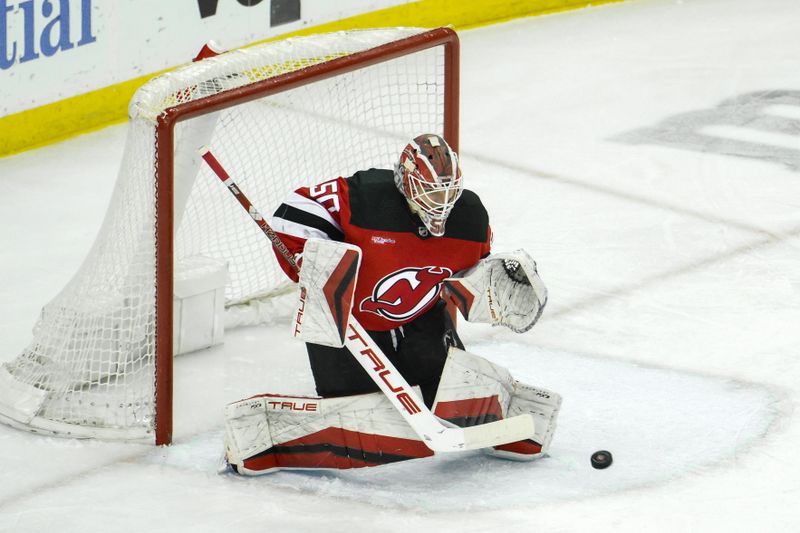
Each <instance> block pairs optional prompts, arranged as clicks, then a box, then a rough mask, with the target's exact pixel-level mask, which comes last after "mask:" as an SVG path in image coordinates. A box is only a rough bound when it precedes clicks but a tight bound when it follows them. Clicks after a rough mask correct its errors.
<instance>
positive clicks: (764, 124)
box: [611, 90, 800, 172]
mask: <svg viewBox="0 0 800 533" xmlns="http://www.w3.org/2000/svg"><path fill="white" fill-rule="evenodd" d="M611 140H612V141H615V142H621V143H627V144H656V145H663V146H668V147H671V148H680V149H683V150H692V151H695V152H703V153H716V154H720V155H729V156H735V157H745V158H750V159H760V160H763V161H769V162H772V163H778V164H781V165H784V166H786V167H787V168H789V169H790V170H792V171H793V172H800V91H791V90H770V91H758V92H751V93H746V94H743V95H741V96H737V97H734V98H730V99H727V100H724V101H722V102H721V103H720V104H719V105H717V106H716V107H714V108H711V109H697V110H693V111H687V112H686V113H681V114H678V115H674V116H672V117H669V118H667V119H665V120H663V121H662V122H660V123H659V124H656V125H655V126H650V127H646V128H640V129H635V130H632V131H629V132H625V133H622V134H621V135H618V136H615V137H612V138H611Z"/></svg>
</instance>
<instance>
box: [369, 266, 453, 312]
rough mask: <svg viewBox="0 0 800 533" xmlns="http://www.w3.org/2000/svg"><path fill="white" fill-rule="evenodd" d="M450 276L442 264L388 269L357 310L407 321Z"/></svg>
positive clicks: (430, 299)
mask: <svg viewBox="0 0 800 533" xmlns="http://www.w3.org/2000/svg"><path fill="white" fill-rule="evenodd" d="M452 275H453V271H452V270H450V269H449V268H444V267H434V266H426V267H415V268H414V267H412V268H404V269H401V270H398V271H396V272H392V273H391V274H389V275H388V276H386V277H385V278H383V279H382V280H380V281H379V282H378V283H376V284H375V288H374V289H373V290H372V296H370V297H369V298H364V299H363V300H362V301H361V310H362V311H369V312H370V313H375V314H378V315H380V316H382V317H384V318H388V319H389V320H397V321H401V320H407V319H409V318H411V317H412V316H414V315H415V314H417V313H419V312H420V310H422V309H424V308H425V307H426V306H427V305H428V304H430V303H431V302H432V301H433V300H435V299H436V297H437V296H438V295H439V290H440V289H441V288H442V282H443V281H444V279H445V278H448V277H450V276H452Z"/></svg>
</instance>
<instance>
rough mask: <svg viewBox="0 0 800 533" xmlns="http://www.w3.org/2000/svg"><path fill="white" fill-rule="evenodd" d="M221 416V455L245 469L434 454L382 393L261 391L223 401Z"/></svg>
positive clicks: (353, 464)
mask: <svg viewBox="0 0 800 533" xmlns="http://www.w3.org/2000/svg"><path fill="white" fill-rule="evenodd" d="M225 418H226V421H225V429H226V432H225V453H226V459H227V461H228V463H229V464H230V465H231V466H232V467H234V469H235V470H236V471H237V472H238V473H240V474H245V475H260V474H266V473H269V472H273V471H275V470H279V469H345V468H361V467H369V466H378V465H381V464H386V463H392V462H396V461H402V460H406V459H415V458H420V457H428V456H430V455H433V452H431V450H430V449H429V448H428V447H427V446H425V444H424V443H423V442H422V441H421V440H420V439H419V437H418V436H417V435H416V433H414V431H413V430H412V429H411V427H410V426H409V425H408V423H406V421H405V420H404V419H403V417H402V416H401V415H400V414H399V413H398V412H397V411H396V410H395V409H394V407H393V406H392V404H391V403H390V402H389V400H388V399H387V398H386V397H385V396H384V395H383V394H382V393H372V394H361V395H355V396H346V397H342V398H325V399H322V398H307V397H292V396H279V395H272V394H265V395H259V396H255V397H253V398H247V399H245V400H240V401H238V402H234V403H232V404H230V405H228V406H227V408H226V413H225Z"/></svg>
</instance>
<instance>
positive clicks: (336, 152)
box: [0, 28, 458, 444]
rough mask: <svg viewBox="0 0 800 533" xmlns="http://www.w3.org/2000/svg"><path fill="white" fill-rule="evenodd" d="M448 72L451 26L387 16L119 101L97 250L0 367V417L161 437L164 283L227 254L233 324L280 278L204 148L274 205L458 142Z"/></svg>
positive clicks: (223, 60) (281, 282)
mask: <svg viewBox="0 0 800 533" xmlns="http://www.w3.org/2000/svg"><path fill="white" fill-rule="evenodd" d="M457 71H458V41H457V37H456V35H455V33H454V32H452V30H449V29H445V28H439V29H434V30H423V29H412V28H392V29H380V30H361V31H349V32H338V33H331V34H320V35H313V36H309V37H301V38H294V39H288V40H284V41H278V42H273V43H266V44H263V45H259V46H255V47H251V48H246V49H242V50H236V51H232V52H229V53H225V54H222V55H219V56H217V57H212V58H208V59H204V60H202V61H199V62H195V63H193V64H190V65H187V66H185V67H182V68H179V69H176V70H175V71H173V72H170V73H168V74H165V75H162V76H159V77H157V78H155V79H153V80H151V81H150V82H148V83H147V84H146V85H145V86H143V87H142V88H141V89H140V90H139V91H138V92H137V93H136V95H135V96H134V98H133V99H132V101H131V104H130V109H129V125H128V136H127V141H126V146H125V153H124V156H123V160H122V163H121V168H120V172H119V175H118V178H117V184H116V186H115V190H114V192H113V195H112V198H111V201H110V205H109V208H108V211H107V214H106V217H105V219H104V222H103V225H102V227H101V229H100V232H99V234H98V237H97V239H96V241H95V243H94V245H93V247H92V249H91V250H90V252H89V254H88V255H87V257H86V259H85V260H84V262H83V264H82V266H81V268H80V269H79V271H78V272H77V273H76V274H75V276H74V277H73V278H72V280H71V281H70V282H69V283H68V284H67V286H66V287H65V288H64V289H63V290H62V291H61V292H60V293H59V294H58V295H57V296H56V297H55V298H54V299H53V300H52V301H51V302H50V303H48V304H47V305H45V307H44V308H43V309H42V312H41V316H40V319H39V320H38V322H37V324H36V325H35V326H34V330H33V340H32V341H31V343H30V344H29V345H28V347H27V348H26V349H25V350H24V351H23V353H22V354H20V355H19V356H18V357H16V358H15V359H13V360H11V361H10V362H7V363H5V364H3V365H2V366H0V420H2V421H4V422H6V423H8V424H11V425H14V426H16V427H20V428H22V429H27V430H30V431H34V432H41V433H45V434H50V435H64V436H75V437H94V438H104V439H124V440H155V442H156V443H159V444H165V443H169V442H170V441H171V439H172V357H173V352H174V351H180V350H177V346H176V345H177V344H178V342H177V340H176V339H174V338H173V336H174V335H173V332H174V330H175V329H176V327H177V326H175V323H174V321H175V320H176V318H175V312H174V309H173V300H174V298H176V291H175V289H176V286H177V285H178V284H179V283H180V282H181V281H182V280H185V279H189V280H192V279H198V280H200V281H199V282H198V283H195V284H194V286H195V287H198V286H202V285H203V283H204V281H203V280H206V281H207V280H208V279H212V278H214V275H215V273H216V274H219V272H220V270H219V269H220V265H222V268H223V277H224V278H225V279H226V280H227V283H225V284H224V302H225V303H224V306H225V310H226V311H225V320H224V322H225V327H226V328H231V327H234V326H236V325H237V324H240V323H242V321H243V320H245V321H247V322H248V323H252V322H253V321H259V320H265V319H269V312H266V313H264V312H260V313H259V312H256V313H255V314H254V313H252V312H250V311H252V310H253V309H257V310H258V309H270V306H268V305H262V304H263V302H265V301H269V299H270V298H271V297H272V296H274V295H276V294H280V293H281V292H285V290H286V287H287V285H288V282H287V279H286V278H285V276H284V275H283V273H282V272H280V270H279V267H278V266H277V263H276V261H275V258H274V255H273V253H272V251H271V248H270V245H269V242H267V240H266V239H265V238H264V236H263V234H261V232H260V231H259V228H258V227H257V226H256V225H255V224H253V223H252V221H251V220H250V217H249V216H248V214H247V213H245V212H243V211H242V209H241V207H240V206H238V205H237V204H235V202H232V201H231V199H230V197H229V193H228V192H227V191H226V190H225V188H224V187H223V186H221V184H220V183H219V181H218V180H217V179H216V178H214V177H213V176H212V175H211V174H210V171H209V170H208V169H207V168H206V167H205V166H203V165H201V164H200V158H199V155H198V149H199V148H200V147H201V146H204V145H208V146H210V147H212V148H213V150H214V152H215V154H216V155H217V156H218V157H219V158H220V159H221V160H224V161H225V164H226V166H227V167H228V168H229V169H230V171H231V173H232V174H234V175H235V177H236V180H237V182H238V183H239V184H240V185H241V186H242V187H243V188H244V189H245V190H246V191H247V194H248V196H250V198H251V199H252V201H253V203H254V204H255V205H257V206H259V208H260V209H262V210H263V211H264V212H265V213H269V212H271V210H273V209H275V207H277V205H278V204H279V203H280V202H281V200H282V199H283V198H284V197H285V196H286V194H288V193H289V192H290V191H292V190H293V189H295V188H297V187H299V186H301V185H311V184H314V183H318V182H321V181H324V180H326V179H332V178H335V177H337V176H340V175H341V176H347V175H350V174H352V173H353V172H355V171H357V170H360V169H364V168H370V167H376V168H391V167H392V165H393V164H394V161H395V159H396V158H397V157H398V154H399V153H400V151H401V150H402V148H403V146H404V145H405V144H406V143H407V142H408V140H409V139H410V138H412V137H414V136H415V135H417V134H419V133H423V132H431V133H438V134H441V135H444V137H445V138H447V139H448V141H449V142H450V144H452V145H454V146H457V144H458V137H457V135H458V127H457V115H458V75H457ZM224 271H227V273H226V274H225V273H224ZM217 277H219V276H217ZM243 311H246V312H243ZM242 317H245V318H244V319H243V318H242ZM214 327H217V326H214ZM174 346H175V348H176V350H173V347H174Z"/></svg>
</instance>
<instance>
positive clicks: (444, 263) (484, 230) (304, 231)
mask: <svg viewBox="0 0 800 533" xmlns="http://www.w3.org/2000/svg"><path fill="white" fill-rule="evenodd" d="M272 227H273V229H274V230H275V231H276V232H277V233H278V234H279V235H280V237H281V239H283V241H284V243H285V244H286V246H287V247H288V248H289V250H290V251H291V252H292V253H294V254H300V253H302V250H303V246H304V245H305V241H306V239H309V238H321V239H332V240H336V241H343V242H347V243H351V244H355V245H356V246H358V247H359V248H361V250H362V260H361V270H360V271H359V276H358V281H357V284H356V289H355V297H354V301H353V315H354V316H355V317H356V319H358V321H359V322H360V323H361V324H362V325H363V326H364V327H365V328H367V329H368V330H373V331H386V330H389V329H394V328H397V327H398V326H402V325H404V324H407V323H408V322H411V321H412V320H414V318H416V317H417V316H419V315H421V314H422V313H424V312H425V311H427V310H429V309H430V308H431V307H432V306H433V305H434V303H435V302H436V301H437V299H438V297H439V292H440V290H441V288H442V282H443V280H444V279H445V278H447V277H449V276H451V275H453V274H454V273H456V272H458V271H460V270H464V269H466V268H469V267H471V266H473V265H474V264H475V263H477V262H478V260H480V259H481V258H483V257H485V256H487V255H488V254H489V251H490V243H491V229H490V227H489V216H488V215H487V213H486V209H485V208H484V207H483V204H481V201H480V199H479V198H478V196H477V195H476V194H475V193H473V192H471V191H467V190H465V191H464V192H463V193H462V195H461V198H459V200H458V202H457V203H456V205H455V207H454V208H453V211H452V212H451V213H450V216H449V217H448V219H447V225H446V232H445V234H444V235H443V236H441V237H433V236H431V235H430V234H429V232H428V230H427V229H426V228H425V226H424V225H423V224H422V222H421V221H420V219H419V217H417V216H416V215H414V214H413V213H412V212H411V210H410V209H409V207H408V204H407V202H406V199H405V197H403V195H402V194H400V192H399V191H398V190H397V188H396V187H395V184H394V173H393V172H392V171H391V170H379V169H370V170H365V171H361V172H357V173H355V174H354V175H353V176H351V177H349V178H341V177H340V178H337V179H335V180H331V181H326V182H324V183H320V184H319V185H315V186H313V187H302V188H300V189H297V190H296V191H294V192H293V193H291V194H290V195H289V196H288V197H287V198H286V199H285V200H284V202H283V203H282V204H281V205H280V207H278V209H277V210H276V211H275V214H274V216H273V219H272ZM276 255H277V257H278V262H279V263H280V264H281V267H282V268H283V270H284V271H285V272H286V274H287V275H288V276H289V277H290V278H292V279H293V280H294V281H297V275H296V274H295V273H294V271H293V270H292V269H291V267H290V266H289V265H288V263H286V261H285V260H283V259H282V258H281V257H280V255H278V254H277V253H276Z"/></svg>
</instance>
